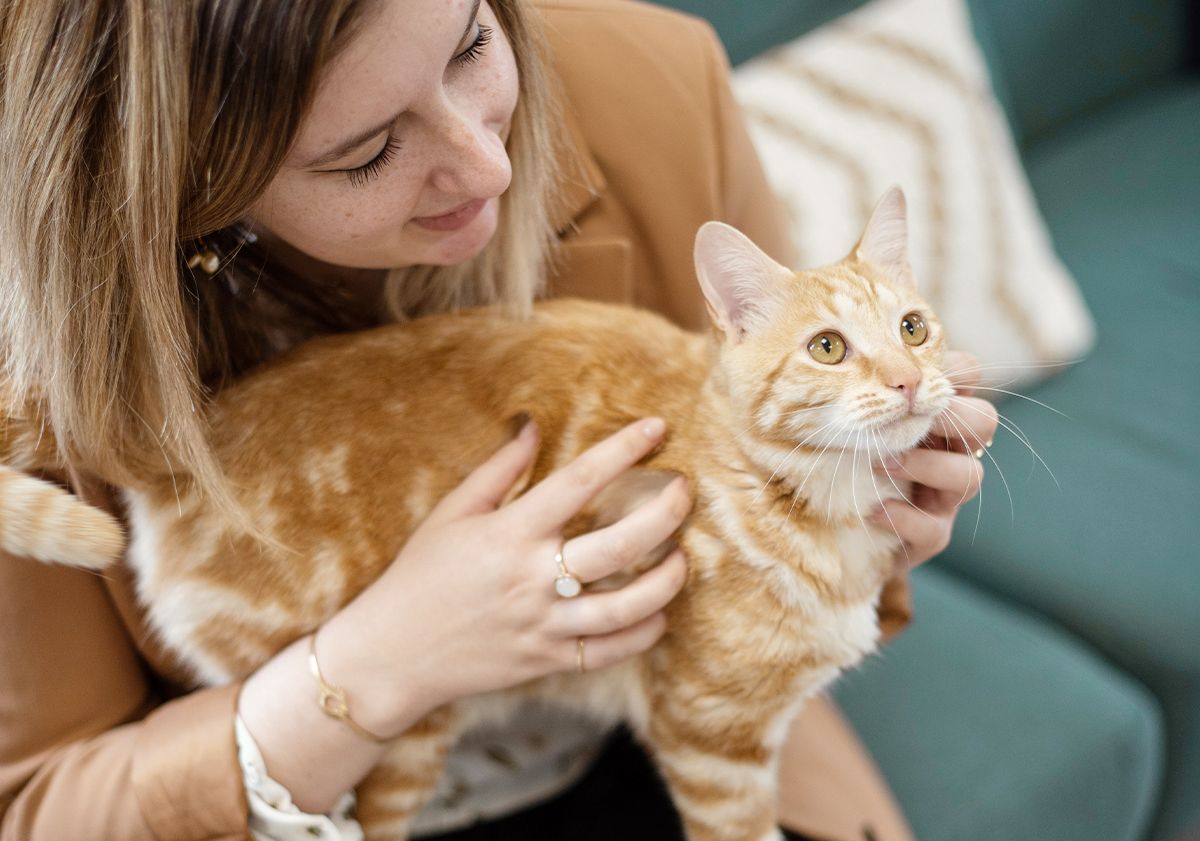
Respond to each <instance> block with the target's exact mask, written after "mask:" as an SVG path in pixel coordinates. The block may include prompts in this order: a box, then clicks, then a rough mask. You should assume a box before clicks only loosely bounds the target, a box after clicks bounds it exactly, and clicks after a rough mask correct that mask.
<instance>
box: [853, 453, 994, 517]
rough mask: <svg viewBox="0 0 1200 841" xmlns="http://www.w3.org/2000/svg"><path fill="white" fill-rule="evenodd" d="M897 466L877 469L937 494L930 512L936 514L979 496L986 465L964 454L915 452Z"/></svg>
mask: <svg viewBox="0 0 1200 841" xmlns="http://www.w3.org/2000/svg"><path fill="white" fill-rule="evenodd" d="M898 461H899V465H898V466H896V467H887V468H877V470H878V471H879V472H881V473H884V474H886V475H890V476H892V477H894V478H897V479H909V480H911V481H913V482H916V483H918V484H921V485H927V486H928V487H930V488H932V489H933V490H935V491H937V492H938V493H937V495H936V497H935V498H934V500H935V501H934V503H932V504H930V505H929V506H928V507H929V509H930V510H931V511H932V512H933V513H935V514H940V513H944V512H945V511H947V510H953V509H954V508H957V507H958V506H959V505H961V504H962V503H964V502H966V501H967V500H969V499H973V498H974V497H975V495H976V494H977V493H979V488H980V485H982V483H983V463H982V462H980V461H979V459H977V458H975V457H974V456H971V455H967V454H965V453H947V452H943V451H941V450H926V449H916V450H909V451H908V452H906V453H902V454H901V455H900V456H899V457H898Z"/></svg>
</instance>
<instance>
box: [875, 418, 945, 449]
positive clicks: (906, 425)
mask: <svg viewBox="0 0 1200 841" xmlns="http://www.w3.org/2000/svg"><path fill="white" fill-rule="evenodd" d="M934 417H935V416H934V415H925V414H906V415H903V416H902V417H899V418H896V419H895V420H892V421H888V422H887V423H885V424H882V425H881V426H879V427H876V429H875V430H874V434H875V436H876V441H877V443H878V444H879V445H880V446H881V447H882V449H884V450H886V451H891V452H894V453H899V452H903V451H904V450H911V449H912V448H913V447H915V446H917V444H920V443H921V441H923V440H924V439H925V436H926V435H928V434H929V431H930V430H931V429H933V419H934Z"/></svg>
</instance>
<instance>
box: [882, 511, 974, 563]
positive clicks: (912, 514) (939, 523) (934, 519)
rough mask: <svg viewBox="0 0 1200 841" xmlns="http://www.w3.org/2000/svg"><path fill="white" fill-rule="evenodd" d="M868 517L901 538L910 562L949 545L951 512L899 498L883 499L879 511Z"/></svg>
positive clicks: (928, 556) (920, 561) (921, 560)
mask: <svg viewBox="0 0 1200 841" xmlns="http://www.w3.org/2000/svg"><path fill="white" fill-rule="evenodd" d="M871 520H872V521H873V522H874V523H875V524H876V525H877V526H879V527H880V528H882V529H886V530H888V531H891V532H894V533H895V534H896V535H897V536H898V537H899V538H900V539H901V540H902V541H904V547H905V551H904V552H903V553H902V554H903V555H904V556H905V558H906V559H907V561H908V563H909V565H910V566H916V565H917V564H921V563H924V562H925V561H927V560H929V559H930V558H932V557H933V556H934V555H939V554H941V553H942V552H943V551H945V549H946V547H947V546H949V545H950V532H951V529H952V526H953V524H954V517H953V516H952V515H949V514H946V515H937V514H930V513H929V512H927V511H922V510H921V509H919V508H914V507H913V506H912V505H909V504H908V503H906V502H904V501H902V500H898V499H889V500H888V501H887V502H885V503H884V507H883V510H882V511H877V512H875V513H872V514H871Z"/></svg>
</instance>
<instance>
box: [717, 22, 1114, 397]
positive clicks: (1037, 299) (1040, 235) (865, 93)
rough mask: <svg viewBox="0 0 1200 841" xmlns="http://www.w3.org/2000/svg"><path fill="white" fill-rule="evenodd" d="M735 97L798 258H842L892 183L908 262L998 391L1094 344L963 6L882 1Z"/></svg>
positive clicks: (749, 75)
mask: <svg viewBox="0 0 1200 841" xmlns="http://www.w3.org/2000/svg"><path fill="white" fill-rule="evenodd" d="M733 88H734V93H735V94H736V95H737V98H738V100H739V102H740V103H741V105H742V107H743V110H744V111H745V114H746V119H747V122H748V123H749V127H750V132H751V135H752V137H753V138H754V141H755V145H756V146H757V148H758V151H759V156H760V157H761V159H762V163H763V168H764V169H765V171H766V174H767V177H768V179H769V180H770V182H771V186H772V187H773V188H774V189H775V192H776V194H777V195H778V196H779V197H780V198H781V199H782V200H783V204H784V207H786V208H787V211H788V214H787V215H788V218H789V222H790V224H789V226H788V227H789V234H790V236H791V240H792V243H793V246H794V248H793V257H794V258H795V259H796V264H797V265H799V266H804V267H813V266H820V265H827V264H830V263H834V262H837V261H838V260H839V259H841V258H842V257H843V256H844V255H845V254H846V253H847V252H848V251H849V250H850V248H851V247H852V245H853V244H854V242H855V241H856V240H857V239H858V237H859V235H860V233H861V231H862V229H863V226H864V225H865V224H866V222H867V219H868V218H869V216H870V214H871V209H872V206H873V205H874V204H875V202H876V201H877V200H878V198H879V196H881V195H883V193H884V191H885V190H887V188H888V187H889V186H891V185H893V184H899V185H901V186H903V187H904V189H905V191H906V193H907V196H908V219H909V228H908V230H909V256H910V260H911V263H912V267H913V269H914V270H915V272H916V276H917V279H918V282H919V285H920V288H921V292H922V296H923V297H924V298H925V300H926V301H928V302H929V304H930V305H931V306H932V307H933V309H934V311H936V312H937V314H938V318H939V320H940V321H941V323H942V325H943V326H944V328H945V330H946V335H947V338H948V341H949V342H950V344H951V346H953V347H956V348H958V349H959V350H965V351H969V352H971V353H973V354H974V355H975V356H976V357H978V358H979V360H980V362H981V363H982V364H983V365H984V366H985V370H984V372H983V373H984V376H985V378H986V379H988V380H990V381H992V382H993V383H999V382H1005V381H1007V382H1012V381H1017V382H1020V383H1027V382H1031V381H1034V380H1037V379H1041V378H1043V377H1044V376H1045V375H1047V374H1049V373H1050V372H1051V370H1052V366H1053V365H1054V364H1056V363H1062V362H1065V361H1068V360H1071V359H1075V358H1078V357H1079V356H1082V355H1083V354H1084V353H1086V351H1087V349H1088V347H1089V346H1090V345H1091V341H1092V337H1093V330H1092V323H1091V319H1090V318H1089V316H1088V314H1087V311H1086V309H1085V308H1084V306H1083V302H1082V299H1081V298H1080V295H1079V291H1078V290H1077V289H1076V287H1075V283H1074V281H1073V280H1072V279H1071V277H1070V275H1069V274H1068V273H1067V271H1066V270H1065V269H1064V268H1063V266H1062V264H1061V263H1060V262H1059V260H1058V258H1057V257H1056V256H1055V254H1054V249H1053V248H1052V246H1051V244H1050V239H1049V235H1048V233H1047V231H1046V228H1045V225H1044V224H1043V222H1042V219H1041V216H1040V214H1039V213H1038V209H1037V205H1036V203H1035V202H1034V198H1033V194H1032V192H1031V191H1030V188H1029V183H1028V181H1027V180H1026V178H1025V173H1024V171H1023V169H1022V167H1021V161H1020V157H1019V155H1018V153H1017V150H1016V147H1015V145H1014V144H1013V140H1012V136H1011V134H1010V133H1009V130H1008V124H1007V122H1006V121H1005V119H1004V116H1003V114H1002V113H1001V110H1000V107H999V106H998V104H997V102H996V99H995V97H994V96H993V95H992V90H991V85H990V84H989V80H988V77H987V68H986V66H985V64H984V60H983V57H982V56H981V54H980V51H979V48H978V46H977V45H976V42H975V38H974V35H973V33H972V30H971V25H970V18H969V14H968V12H967V8H966V5H965V3H964V0H872V2H870V3H867V4H866V5H864V6H862V7H860V8H859V9H856V10H855V11H854V12H852V13H850V14H848V15H846V16H844V17H842V18H839V19H838V20H837V21H836V22H833V23H829V24H826V25H824V26H821V27H818V28H817V29H816V30H815V31H813V32H810V33H808V34H807V35H803V36H801V37H800V38H797V39H796V40H795V41H792V42H790V43H788V44H784V45H782V46H780V47H778V48H776V49H774V50H772V51H770V52H768V53H765V54H764V55H762V56H760V57H758V58H756V59H754V60H752V61H748V62H746V63H745V64H743V65H741V66H740V67H738V68H737V69H736V70H735V71H734V74H733Z"/></svg>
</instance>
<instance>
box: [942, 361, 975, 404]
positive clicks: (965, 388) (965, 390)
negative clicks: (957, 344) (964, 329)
mask: <svg viewBox="0 0 1200 841" xmlns="http://www.w3.org/2000/svg"><path fill="white" fill-rule="evenodd" d="M943 370H944V371H945V372H946V376H947V377H948V378H949V380H950V382H951V383H952V384H953V385H954V387H955V389H956V390H957V391H958V393H959V394H964V395H966V394H973V393H974V392H973V390H972V388H971V387H972V386H976V385H979V383H980V381H981V380H982V379H983V372H982V371H981V370H980V367H979V360H978V359H977V358H976V357H975V356H974V354H970V353H967V352H966V351H962V350H948V351H946V356H945V359H944V360H943Z"/></svg>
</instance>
